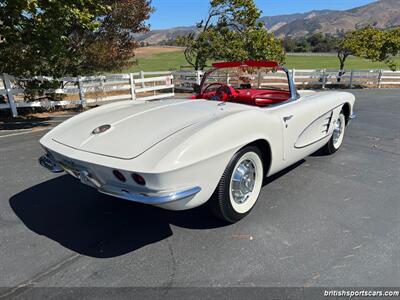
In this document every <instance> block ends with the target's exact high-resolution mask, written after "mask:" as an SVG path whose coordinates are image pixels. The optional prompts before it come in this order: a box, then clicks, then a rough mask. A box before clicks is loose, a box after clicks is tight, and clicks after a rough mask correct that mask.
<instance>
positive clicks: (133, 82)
mask: <svg viewBox="0 0 400 300" xmlns="http://www.w3.org/2000/svg"><path fill="white" fill-rule="evenodd" d="M129 84H130V85H131V99H132V100H136V85H135V80H134V79H133V73H129Z"/></svg>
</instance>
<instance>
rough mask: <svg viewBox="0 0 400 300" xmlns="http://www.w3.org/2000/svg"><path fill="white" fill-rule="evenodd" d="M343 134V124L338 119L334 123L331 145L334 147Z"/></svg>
mask: <svg viewBox="0 0 400 300" xmlns="http://www.w3.org/2000/svg"><path fill="white" fill-rule="evenodd" d="M342 132H343V123H342V120H341V119H340V118H339V119H337V120H336V122H335V129H334V130H333V144H334V145H336V144H337V143H338V141H339V139H340V137H341V136H342Z"/></svg>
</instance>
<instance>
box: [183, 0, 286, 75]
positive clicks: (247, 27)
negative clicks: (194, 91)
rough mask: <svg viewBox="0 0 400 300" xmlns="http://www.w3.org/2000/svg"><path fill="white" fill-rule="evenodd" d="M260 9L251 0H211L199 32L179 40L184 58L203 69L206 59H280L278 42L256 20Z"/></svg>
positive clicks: (282, 57) (280, 49)
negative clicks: (183, 50)
mask: <svg viewBox="0 0 400 300" xmlns="http://www.w3.org/2000/svg"><path fill="white" fill-rule="evenodd" d="M260 16H261V11H260V10H259V9H258V8H257V6H256V5H255V3H254V1H253V0H211V2H210V9H209V12H208V16H207V18H206V19H204V20H202V21H200V22H199V23H198V24H197V27H198V28H199V30H200V33H199V34H197V35H196V34H194V33H192V34H189V35H188V36H186V37H181V38H180V39H179V44H182V45H185V47H186V50H185V58H186V60H187V62H188V63H189V64H190V65H191V66H193V68H194V69H196V70H199V69H203V68H204V67H205V66H206V63H207V60H209V59H220V60H244V59H249V58H250V59H260V60H261V59H274V60H278V61H280V62H282V61H283V60H284V55H285V54H284V50H283V48H282V45H281V41H279V40H277V39H276V38H275V37H274V35H273V34H272V33H269V32H268V31H266V30H265V28H264V25H263V24H262V23H260V22H258V19H259V18H260Z"/></svg>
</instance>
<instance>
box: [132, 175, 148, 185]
mask: <svg viewBox="0 0 400 300" xmlns="http://www.w3.org/2000/svg"><path fill="white" fill-rule="evenodd" d="M132 179H133V180H134V181H135V182H136V183H137V184H139V185H145V184H146V180H144V178H143V176H141V175H139V174H136V173H133V174H132Z"/></svg>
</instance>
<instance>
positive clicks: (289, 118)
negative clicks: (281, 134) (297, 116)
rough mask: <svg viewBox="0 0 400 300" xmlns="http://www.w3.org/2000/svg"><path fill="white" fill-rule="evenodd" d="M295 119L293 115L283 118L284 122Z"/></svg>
mask: <svg viewBox="0 0 400 300" xmlns="http://www.w3.org/2000/svg"><path fill="white" fill-rule="evenodd" d="M292 118H293V115H290V116H286V117H283V122H287V121H290V120H291V119H292Z"/></svg>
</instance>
